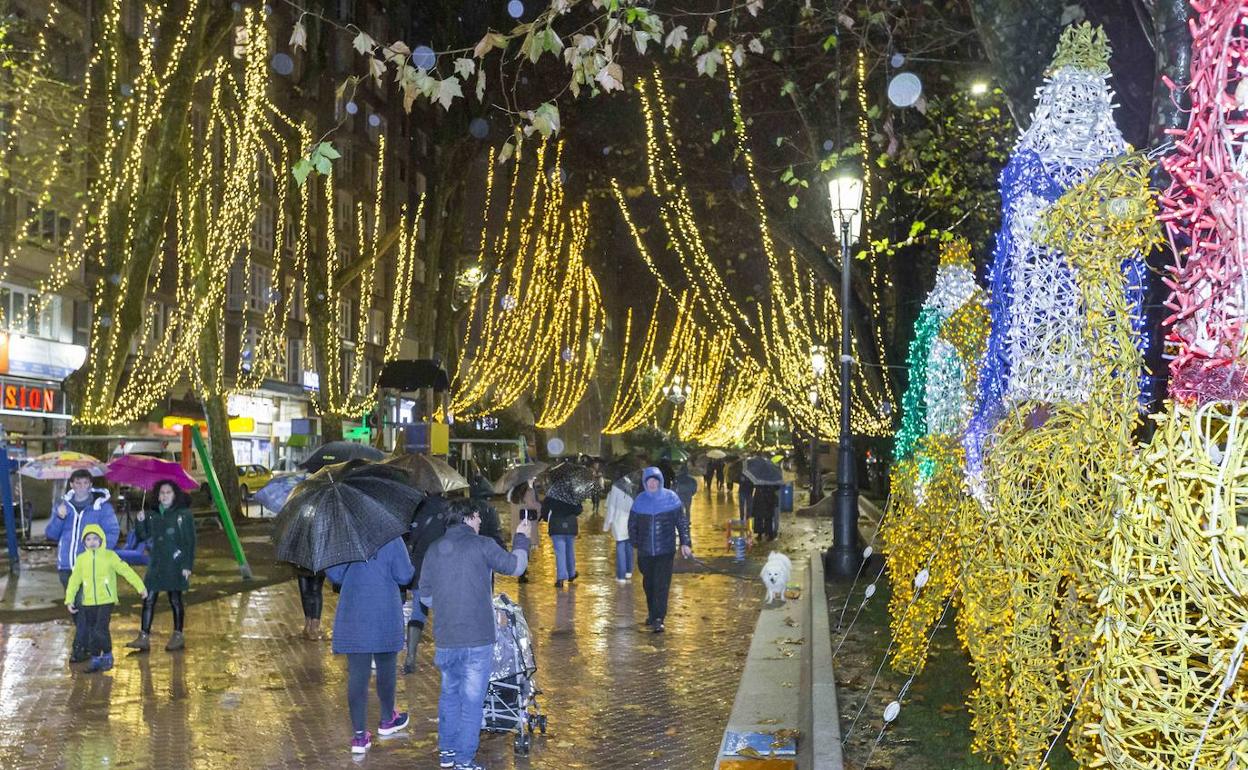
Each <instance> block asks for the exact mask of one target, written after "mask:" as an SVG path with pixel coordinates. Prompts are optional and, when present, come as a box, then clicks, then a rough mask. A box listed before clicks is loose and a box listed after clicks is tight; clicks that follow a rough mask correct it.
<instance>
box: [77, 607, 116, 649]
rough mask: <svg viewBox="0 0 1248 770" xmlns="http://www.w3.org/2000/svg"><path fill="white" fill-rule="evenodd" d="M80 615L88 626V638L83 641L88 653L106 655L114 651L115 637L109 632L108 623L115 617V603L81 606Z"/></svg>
mask: <svg viewBox="0 0 1248 770" xmlns="http://www.w3.org/2000/svg"><path fill="white" fill-rule="evenodd" d="M78 616H79V617H81V618H82V620H83V623H84V624H85V625H86V628H87V638H86V641H85V642H84V643H83V647H84V648H85V649H86V652H87V654H88V655H91V656H95V655H105V654H108V653H110V652H112V651H113V637H112V635H111V634H109V633H108V623H109V621H110V620H112V617H113V605H111V604H97V605H96V606H94V607H79V608H78Z"/></svg>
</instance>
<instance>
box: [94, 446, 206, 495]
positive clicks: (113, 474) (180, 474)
mask: <svg viewBox="0 0 1248 770" xmlns="http://www.w3.org/2000/svg"><path fill="white" fill-rule="evenodd" d="M104 478H106V479H108V480H109V481H113V482H116V483H118V484H128V485H129V486H132V487H139V488H141V489H148V490H150V489H154V488H155V487H156V485H157V484H159V483H160V482H162V481H172V482H173V483H174V484H177V485H178V486H179V487H181V488H182V489H184V490H185V491H187V492H193V491H195V490H196V489H199V483H198V482H197V481H195V479H193V478H191V477H190V476H189V475H188V474H187V472H186V471H185V470H184V469H183V468H182V466H181V465H179V464H177V463H172V462H169V461H167V460H158V459H157V458H155V457H148V456H146V455H122V456H121V457H118V458H117V459H116V460H113V461H112V462H110V463H109V464H108V472H107V473H105V474H104Z"/></svg>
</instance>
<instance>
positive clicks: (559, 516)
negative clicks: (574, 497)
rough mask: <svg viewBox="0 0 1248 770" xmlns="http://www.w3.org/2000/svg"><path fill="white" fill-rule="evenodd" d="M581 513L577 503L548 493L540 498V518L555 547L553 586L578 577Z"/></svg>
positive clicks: (560, 586)
mask: <svg viewBox="0 0 1248 770" xmlns="http://www.w3.org/2000/svg"><path fill="white" fill-rule="evenodd" d="M580 515H581V506H580V505H579V504H577V505H573V504H572V503H565V502H564V501H562V500H558V499H556V498H553V497H551V496H549V495H547V496H546V499H544V500H542V518H544V519H546V521H547V522H548V523H547V524H546V534H548V535H550V542H551V544H552V545H553V546H554V547H555V588H563V581H565V580H566V581H568V582H569V583H571V582H572V581H573V580H576V579H577V578H578V577H580V573H579V572H577V571H576V536H577V534H578V533H579V532H580V527H579V525H578V524H577V518H578V517H579V516H580Z"/></svg>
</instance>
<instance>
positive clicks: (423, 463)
mask: <svg viewBox="0 0 1248 770" xmlns="http://www.w3.org/2000/svg"><path fill="white" fill-rule="evenodd" d="M385 464H386V465H393V466H394V467H396V468H401V469H402V470H404V471H407V473H408V475H409V476H411V482H412V486H414V487H416V488H417V489H419V490H420V491H422V492H427V493H429V494H431V495H437V494H446V493H447V492H454V491H455V490H457V489H467V488H468V479H466V478H464V477H463V476H461V475H459V472H458V471H456V470H455V469H454V468H452V467H451V466H450V465H448V464H447V463H446V461H445V460H441V459H439V458H437V457H431V456H429V455H419V454H399V455H391V456H390V457H387V458H386V460H385Z"/></svg>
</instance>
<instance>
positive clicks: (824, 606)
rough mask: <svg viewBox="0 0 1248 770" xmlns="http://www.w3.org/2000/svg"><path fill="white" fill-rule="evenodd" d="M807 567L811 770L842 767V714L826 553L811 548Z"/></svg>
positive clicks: (806, 726) (805, 655)
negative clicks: (826, 580) (825, 574)
mask: <svg viewBox="0 0 1248 770" xmlns="http://www.w3.org/2000/svg"><path fill="white" fill-rule="evenodd" d="M809 558H810V565H809V567H808V568H807V575H809V583H810V585H809V586H808V587H807V591H806V594H807V596H809V601H807V602H806V604H805V606H804V607H803V608H802V609H803V610H804V611H805V613H806V614H805V617H804V618H803V620H804V621H805V622H804V626H805V629H806V644H805V645H803V650H802V674H803V676H802V680H803V681H802V685H803V689H802V694H803V695H804V696H805V698H804V704H803V705H804V712H805V713H804V715H803V720H802V722H803V723H802V728H803V734H804V735H805V736H807V740H806V741H804V743H803V744H802V745H803V747H804V748H805V750H804V751H802V752H801V754H802V758H804V759H805V760H806V761H805V762H804V763H801V764H800V765H799V767H802V768H811V770H842V768H843V767H844V758H843V757H842V755H841V715H840V708H839V707H838V705H837V701H836V677H835V675H834V671H833V669H832V630H831V625H830V623H829V620H828V597H827V590H826V588H825V584H824V580H823V554H822V552H820V551H811V553H810V557H809Z"/></svg>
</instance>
